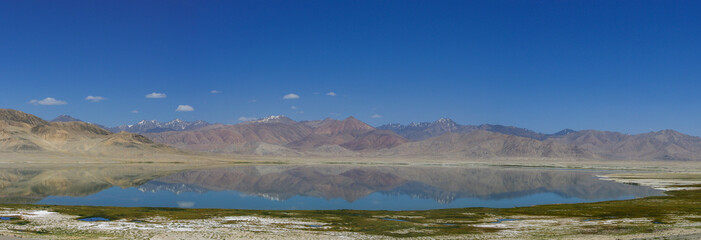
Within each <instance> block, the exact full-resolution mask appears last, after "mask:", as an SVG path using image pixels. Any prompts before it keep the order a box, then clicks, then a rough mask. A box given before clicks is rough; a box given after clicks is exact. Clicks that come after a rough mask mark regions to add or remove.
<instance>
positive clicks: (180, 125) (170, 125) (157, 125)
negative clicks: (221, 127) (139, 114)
mask: <svg viewBox="0 0 701 240" xmlns="http://www.w3.org/2000/svg"><path fill="white" fill-rule="evenodd" d="M209 125H211V124H209V123H208V122H205V121H202V120H197V121H192V122H188V121H183V120H180V119H177V118H176V119H175V120H172V121H170V122H159V121H156V120H150V121H147V120H141V121H140V122H138V123H135V124H130V125H119V126H116V127H113V128H109V129H108V130H110V131H112V132H121V131H124V132H130V133H158V132H167V131H187V130H194V129H198V128H202V127H206V126H209Z"/></svg>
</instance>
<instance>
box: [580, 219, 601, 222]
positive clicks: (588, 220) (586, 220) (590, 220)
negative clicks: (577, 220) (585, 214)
mask: <svg viewBox="0 0 701 240" xmlns="http://www.w3.org/2000/svg"><path fill="white" fill-rule="evenodd" d="M599 220H601V219H584V220H582V222H592V221H599Z"/></svg>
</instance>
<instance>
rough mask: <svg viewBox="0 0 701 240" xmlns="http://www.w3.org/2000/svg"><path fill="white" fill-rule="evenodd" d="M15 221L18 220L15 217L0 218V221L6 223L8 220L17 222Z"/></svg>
mask: <svg viewBox="0 0 701 240" xmlns="http://www.w3.org/2000/svg"><path fill="white" fill-rule="evenodd" d="M17 219H19V218H17V217H0V220H8V221H9V220H17Z"/></svg>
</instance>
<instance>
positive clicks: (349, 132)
mask: <svg viewBox="0 0 701 240" xmlns="http://www.w3.org/2000/svg"><path fill="white" fill-rule="evenodd" d="M54 121H55V122H47V121H44V120H42V119H41V118H38V117H36V116H33V115H31V114H26V113H23V112H20V111H15V110H1V111H0V151H78V152H80V151H86V150H87V149H93V150H91V151H107V150H110V151H112V150H115V151H118V149H120V147H121V146H127V147H136V148H138V149H152V150H158V149H161V148H162V147H155V148H154V146H155V145H154V144H156V143H162V144H167V145H170V146H173V147H177V148H182V149H187V150H194V151H204V152H216V153H234V154H251V155H270V156H310V155H311V156H324V157H402V158H404V157H409V158H432V159H433V158H437V159H442V158H449V159H473V158H480V159H484V158H566V159H596V160H677V161H698V160H701V138H699V137H695V136H689V135H685V134H682V133H679V132H677V131H674V130H662V131H657V132H649V133H643V134H635V135H631V134H623V133H618V132H607V131H598V130H581V131H575V130H572V129H564V130H562V131H559V132H556V133H552V134H544V133H538V132H535V131H532V130H529V129H525V128H519V127H513V126H503V125H492V124H482V125H460V124H458V123H456V122H454V121H453V120H451V119H447V118H442V119H439V120H436V121H434V122H423V123H411V124H408V125H402V124H387V125H382V126H380V127H378V128H374V127H372V126H370V125H368V124H366V123H364V122H362V121H360V120H358V119H356V118H354V117H348V118H346V119H343V120H336V119H331V118H326V119H323V120H313V121H300V122H297V121H294V120H292V119H290V118H288V117H285V116H270V117H265V118H261V119H257V120H253V121H247V122H243V123H240V124H236V125H225V124H209V123H207V122H204V121H193V122H186V121H182V120H179V119H176V120H173V121H170V122H165V123H162V122H158V121H155V120H152V121H146V120H144V121H141V122H139V123H137V124H133V125H122V126H120V128H118V129H112V130H113V131H123V130H122V129H124V130H128V131H132V132H141V133H142V134H143V135H144V136H145V137H144V136H141V135H135V134H131V135H130V134H129V133H123V134H110V133H109V132H104V129H102V128H100V126H99V125H94V124H89V123H84V122H82V121H80V120H79V119H77V118H73V117H70V116H67V115H65V116H59V117H57V118H56V119H54ZM104 138H107V139H104ZM90 139H92V140H90ZM96 139H101V140H100V142H101V143H102V144H106V146H109V147H108V148H109V149H108V148H105V146H103V147H100V146H98V145H96V144H95V142H96V141H95V140H96ZM86 140H90V141H86ZM88 143H89V146H88V145H81V144H88ZM93 147H97V148H93ZM97 149H101V150H97Z"/></svg>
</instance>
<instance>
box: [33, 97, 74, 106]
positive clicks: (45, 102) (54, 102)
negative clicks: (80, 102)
mask: <svg viewBox="0 0 701 240" xmlns="http://www.w3.org/2000/svg"><path fill="white" fill-rule="evenodd" d="M29 103H31V104H34V105H66V104H68V103H67V102H66V101H61V100H57V99H55V98H52V97H47V98H44V99H43V100H36V99H32V100H31V101H29Z"/></svg>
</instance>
